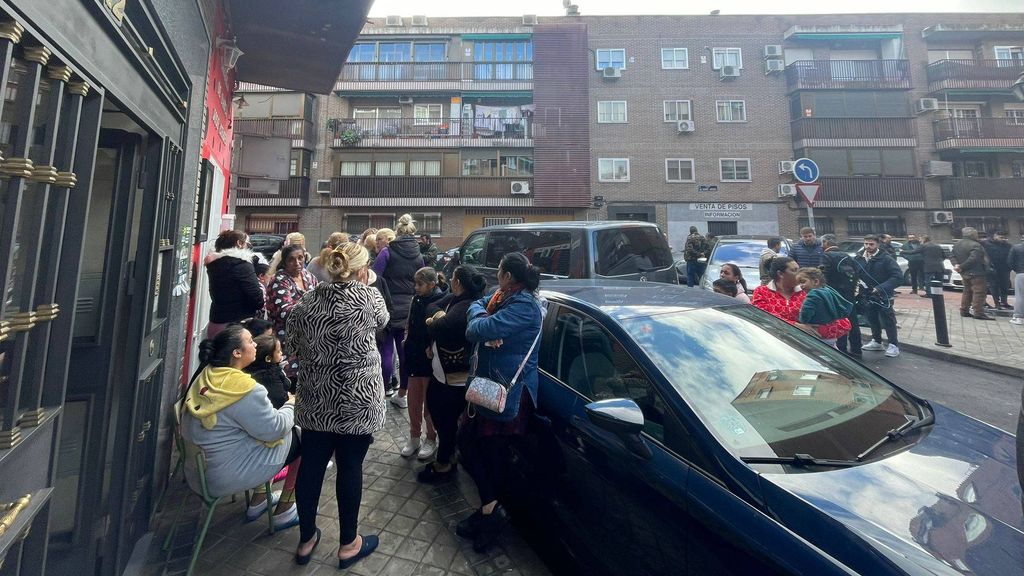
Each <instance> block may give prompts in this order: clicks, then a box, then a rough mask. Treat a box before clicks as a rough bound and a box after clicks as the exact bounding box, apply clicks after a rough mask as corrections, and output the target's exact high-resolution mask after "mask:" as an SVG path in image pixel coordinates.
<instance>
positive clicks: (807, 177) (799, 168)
mask: <svg viewBox="0 0 1024 576" xmlns="http://www.w3.org/2000/svg"><path fill="white" fill-rule="evenodd" d="M818 175H819V171H818V165H817V164H815V163H814V160H811V159H810V158H801V159H799V160H797V161H796V162H795V163H794V164H793V176H794V177H795V178H796V179H797V180H798V181H800V182H803V183H804V184H811V183H813V182H815V181H816V180H817V179H818Z"/></svg>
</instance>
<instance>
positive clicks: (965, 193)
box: [942, 178, 1024, 210]
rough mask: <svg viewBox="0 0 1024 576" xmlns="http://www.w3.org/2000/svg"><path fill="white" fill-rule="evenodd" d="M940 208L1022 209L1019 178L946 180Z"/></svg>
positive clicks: (1023, 195) (1023, 188)
mask: <svg viewBox="0 0 1024 576" xmlns="http://www.w3.org/2000/svg"><path fill="white" fill-rule="evenodd" d="M942 207H943V208H946V209H951V210H955V209H957V208H1024V180H1022V179H1020V178H947V179H945V180H943V181H942Z"/></svg>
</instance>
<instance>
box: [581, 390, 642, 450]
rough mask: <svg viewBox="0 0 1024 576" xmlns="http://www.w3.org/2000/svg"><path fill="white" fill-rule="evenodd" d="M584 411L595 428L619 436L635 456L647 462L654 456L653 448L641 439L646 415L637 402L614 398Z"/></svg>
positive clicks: (590, 406) (587, 406) (589, 405)
mask: <svg viewBox="0 0 1024 576" xmlns="http://www.w3.org/2000/svg"><path fill="white" fill-rule="evenodd" d="M584 409H585V410H586V411H587V418H588V419H589V420H590V421H591V422H592V423H593V424H594V425H595V426H597V427H598V428H601V429H602V430H605V431H608V432H611V433H612V434H616V435H618V436H619V437H620V438H622V441H623V443H625V445H626V448H628V449H629V451H630V452H632V453H633V454H634V455H636V456H638V457H640V458H643V459H645V460H646V459H648V458H650V457H651V456H652V453H651V448H650V447H649V446H648V445H647V443H646V442H644V440H643V438H641V437H640V432H642V431H643V429H644V413H643V411H642V410H640V407H639V406H637V405H636V402H633V401H632V400H629V399H627V398H612V399H609V400H599V401H597V402H591V403H590V404H587V405H586V406H585V407H584Z"/></svg>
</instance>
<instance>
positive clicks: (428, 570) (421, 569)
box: [412, 564, 448, 576]
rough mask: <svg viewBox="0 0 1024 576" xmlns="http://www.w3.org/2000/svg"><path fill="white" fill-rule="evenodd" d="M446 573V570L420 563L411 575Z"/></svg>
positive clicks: (444, 575)
mask: <svg viewBox="0 0 1024 576" xmlns="http://www.w3.org/2000/svg"><path fill="white" fill-rule="evenodd" d="M447 574H448V572H446V571H445V570H442V569H440V568H437V567H436V566H429V565H427V564H420V565H419V566H417V567H416V569H415V570H413V571H412V576H446V575H447Z"/></svg>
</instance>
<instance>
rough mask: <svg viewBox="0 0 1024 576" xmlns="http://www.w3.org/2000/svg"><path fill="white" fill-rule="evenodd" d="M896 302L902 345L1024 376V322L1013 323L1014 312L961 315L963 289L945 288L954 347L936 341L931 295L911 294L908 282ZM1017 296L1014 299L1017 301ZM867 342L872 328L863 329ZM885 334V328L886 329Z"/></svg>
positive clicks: (935, 355) (1011, 374)
mask: <svg viewBox="0 0 1024 576" xmlns="http://www.w3.org/2000/svg"><path fill="white" fill-rule="evenodd" d="M900 292H901V293H900V295H899V296H898V297H897V298H896V300H895V303H894V304H893V306H894V308H895V310H896V324H897V326H898V329H899V339H900V348H902V349H903V350H906V351H909V352H915V353H917V354H922V355H925V356H931V357H933V358H940V359H942V360H949V361H952V362H959V363H961V364H968V365H972V366H977V367H979V368H984V369H986V370H991V371H994V372H999V373H1001V374H1007V375H1010V376H1018V377H1024V326H1015V325H1013V324H1010V316H1007V315H999V316H995V318H996V320H995V321H990V322H987V321H984V320H975V319H974V318H964V317H963V316H960V296H961V292H954V291H949V290H947V291H945V292H944V294H943V296H944V300H945V308H946V325H947V326H948V328H949V343H950V344H952V347H951V348H945V347H941V346H937V345H936V344H935V315H934V312H933V310H932V301H931V298H920V297H918V296H915V295H913V294H910V290H909V289H907V287H906V286H904V287H903V288H901V289H900ZM1013 298H1014V297H1013V296H1011V298H1010V303H1011V304H1012V303H1013ZM863 331H864V336H865V339H864V341H865V342H867V341H868V340H869V339H870V331H869V330H868V329H867V328H866V327H865V328H864V329H863ZM883 338H884V332H883Z"/></svg>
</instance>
